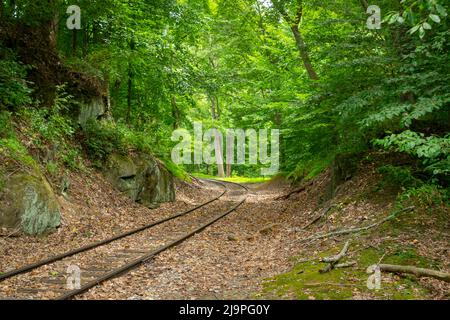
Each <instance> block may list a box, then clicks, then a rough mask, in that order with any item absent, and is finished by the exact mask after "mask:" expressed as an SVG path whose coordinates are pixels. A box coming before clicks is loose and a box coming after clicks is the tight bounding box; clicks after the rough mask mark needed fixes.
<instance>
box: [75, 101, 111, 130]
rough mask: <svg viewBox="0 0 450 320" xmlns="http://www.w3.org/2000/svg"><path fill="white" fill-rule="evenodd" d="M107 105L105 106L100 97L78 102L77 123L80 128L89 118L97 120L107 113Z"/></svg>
mask: <svg viewBox="0 0 450 320" xmlns="http://www.w3.org/2000/svg"><path fill="white" fill-rule="evenodd" d="M107 111H108V110H107V107H106V106H105V103H104V99H103V98H102V97H95V98H92V99H90V100H89V101H84V102H80V103H79V112H78V124H79V125H81V127H82V128H84V127H85V126H86V124H87V123H88V121H89V120H98V119H100V118H102V117H104V116H105V115H106V114H107Z"/></svg>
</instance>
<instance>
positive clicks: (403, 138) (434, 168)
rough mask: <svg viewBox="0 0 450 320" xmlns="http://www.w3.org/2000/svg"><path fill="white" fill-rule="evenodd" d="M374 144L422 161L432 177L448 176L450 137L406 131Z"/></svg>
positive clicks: (449, 170)
mask: <svg viewBox="0 0 450 320" xmlns="http://www.w3.org/2000/svg"><path fill="white" fill-rule="evenodd" d="M375 144H377V145H380V146H382V147H384V148H386V149H393V150H395V151H400V152H405V153H408V154H410V155H413V156H415V157H418V158H419V159H422V161H423V163H424V165H425V166H426V167H425V170H426V171H429V172H430V173H431V174H433V175H449V174H450V166H449V154H450V135H447V136H445V137H444V138H440V137H436V136H429V137H425V135H424V134H422V133H416V132H413V131H410V130H406V131H404V132H402V133H400V134H392V135H390V136H387V137H385V138H384V139H378V140H376V141H375Z"/></svg>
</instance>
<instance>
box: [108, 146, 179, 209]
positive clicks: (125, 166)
mask: <svg viewBox="0 0 450 320" xmlns="http://www.w3.org/2000/svg"><path fill="white" fill-rule="evenodd" d="M105 175H106V177H107V178H108V180H109V181H110V182H111V183H112V184H113V185H114V186H115V187H116V188H117V189H118V190H120V191H121V192H123V193H124V194H126V195H127V196H128V197H129V198H131V199H132V200H133V201H136V202H139V203H142V204H143V205H145V206H147V207H150V208H155V207H158V206H159V204H161V203H164V202H171V201H174V200H175V188H174V182H173V177H172V175H171V174H170V172H169V171H168V170H167V169H166V168H165V166H164V165H163V164H162V163H161V162H160V161H158V160H157V159H155V158H153V157H152V156H150V155H147V154H142V153H140V154H135V155H132V156H124V155H119V154H113V155H111V156H110V157H109V159H108V162H107V165H106V170H105Z"/></svg>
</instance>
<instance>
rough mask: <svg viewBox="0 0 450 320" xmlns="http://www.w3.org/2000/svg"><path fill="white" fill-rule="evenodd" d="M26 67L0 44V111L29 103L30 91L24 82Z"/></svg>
mask: <svg viewBox="0 0 450 320" xmlns="http://www.w3.org/2000/svg"><path fill="white" fill-rule="evenodd" d="M26 73H27V67H26V66H24V65H22V64H20V63H19V62H17V61H16V59H15V57H14V54H13V53H12V52H11V51H10V50H6V49H5V48H3V47H2V45H1V42H0V110H1V109H5V108H8V109H14V108H19V107H22V106H25V105H27V104H30V103H31V98H30V93H31V89H30V88H29V87H28V83H27V81H26V80H25V77H26Z"/></svg>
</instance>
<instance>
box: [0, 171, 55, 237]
mask: <svg viewBox="0 0 450 320" xmlns="http://www.w3.org/2000/svg"><path fill="white" fill-rule="evenodd" d="M60 223H61V214H60V209H59V204H58V201H57V199H56V196H55V194H54V193H53V190H52V188H51V186H50V184H49V183H48V182H47V180H46V179H45V178H44V176H43V175H42V174H41V173H40V172H39V171H37V169H36V170H34V171H33V172H32V173H24V172H22V173H17V174H14V175H12V176H11V177H9V178H7V179H6V181H5V183H4V186H3V188H2V190H1V191H0V225H1V226H4V227H10V228H17V227H19V228H20V229H21V230H22V231H24V232H25V233H27V234H30V235H39V234H43V233H46V232H49V231H52V230H54V229H55V228H57V227H58V226H59V225H60Z"/></svg>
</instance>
